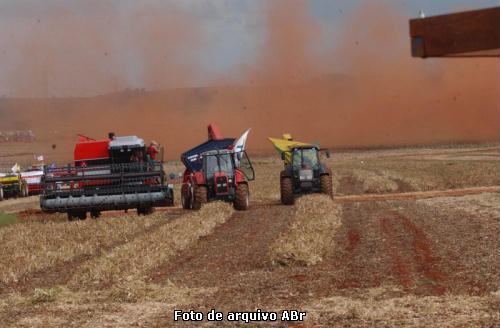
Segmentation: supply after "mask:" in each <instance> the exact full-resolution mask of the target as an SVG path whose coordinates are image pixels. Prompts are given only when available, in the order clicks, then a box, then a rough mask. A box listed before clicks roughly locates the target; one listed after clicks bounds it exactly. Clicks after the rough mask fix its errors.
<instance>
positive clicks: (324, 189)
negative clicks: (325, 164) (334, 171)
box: [319, 174, 333, 198]
mask: <svg viewBox="0 0 500 328" xmlns="http://www.w3.org/2000/svg"><path fill="white" fill-rule="evenodd" d="M319 179H320V183H321V193H322V194H325V195H328V196H330V198H333V187H332V176H331V175H330V174H323V175H322V176H320V178H319Z"/></svg>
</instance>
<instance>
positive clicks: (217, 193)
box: [181, 125, 255, 211]
mask: <svg viewBox="0 0 500 328" xmlns="http://www.w3.org/2000/svg"><path fill="white" fill-rule="evenodd" d="M208 130H209V140H208V141H207V142H205V143H203V144H201V145H199V146H197V147H195V148H193V149H191V150H189V151H187V152H185V153H183V154H182V155H181V161H182V162H183V163H184V165H185V166H186V170H185V171H184V178H183V182H182V189H181V200H182V207H183V208H185V209H193V210H198V209H200V208H201V206H202V205H203V204H204V203H206V202H209V201H214V200H223V201H227V202H232V203H233V206H234V208H235V209H236V210H241V211H244V210H247V209H248V206H249V202H250V191H249V187H248V181H252V180H254V178H255V176H254V170H253V167H252V163H251V162H250V159H249V158H248V156H247V154H246V152H245V151H244V150H243V151H236V150H235V149H234V148H235V147H234V141H235V139H232V138H222V137H221V135H220V133H219V132H218V129H217V127H216V126H215V125H210V126H209V127H208Z"/></svg>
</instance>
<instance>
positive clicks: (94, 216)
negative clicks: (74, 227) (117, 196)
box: [90, 210, 101, 219]
mask: <svg viewBox="0 0 500 328" xmlns="http://www.w3.org/2000/svg"><path fill="white" fill-rule="evenodd" d="M90 217H91V218H92V219H98V218H100V217H101V211H99V210H92V211H90Z"/></svg>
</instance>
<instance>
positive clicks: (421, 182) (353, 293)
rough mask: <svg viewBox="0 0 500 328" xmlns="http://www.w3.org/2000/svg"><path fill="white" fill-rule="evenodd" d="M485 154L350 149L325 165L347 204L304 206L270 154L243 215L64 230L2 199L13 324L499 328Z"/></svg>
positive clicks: (308, 200) (219, 212) (499, 185)
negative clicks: (294, 314)
mask: <svg viewBox="0 0 500 328" xmlns="http://www.w3.org/2000/svg"><path fill="white" fill-rule="evenodd" d="M485 151H486V152H487V154H488V156H487V157H480V158H477V156H476V155H479V154H483V149H482V148H481V147H478V149H476V150H474V149H471V148H464V149H461V148H459V147H453V148H449V149H446V148H439V149H422V150H419V149H401V150H390V151H367V152H361V151H360V152H350V153H341V154H337V155H334V156H333V158H332V159H330V160H328V164H329V165H330V166H331V167H332V169H333V172H334V179H335V181H336V185H337V186H336V189H335V193H336V196H335V199H334V201H333V202H332V201H331V200H329V199H328V198H326V197H324V196H321V195H307V196H303V197H299V198H298V199H297V202H296V204H295V205H294V206H283V205H281V204H280V202H279V184H278V182H279V172H280V170H281V169H282V163H281V162H280V161H279V160H277V159H276V158H257V159H256V160H255V163H254V165H255V169H256V176H257V180H256V181H255V182H253V183H251V185H250V190H251V204H250V208H249V210H248V211H243V212H239V211H233V209H232V208H231V207H230V206H229V205H228V204H220V203H214V204H209V205H207V206H204V207H203V208H202V210H201V211H200V212H190V211H184V210H182V209H180V208H179V207H174V208H168V209H162V210H158V211H156V212H155V213H154V214H152V215H149V216H145V217H140V216H137V215H136V214H135V212H133V211H131V212H129V213H128V214H123V213H121V212H109V213H106V214H105V215H103V217H102V218H100V219H98V220H91V219H87V220H86V221H81V222H67V221H66V219H65V217H64V216H63V215H47V214H41V213H40V212H39V211H37V210H34V208H35V206H34V204H36V199H26V200H24V201H21V200H20V199H18V200H7V201H4V202H2V203H0V206H1V207H0V211H3V212H6V211H7V210H6V209H8V211H9V212H12V213H16V215H17V217H18V219H17V221H16V222H14V223H11V224H9V225H5V226H0V239H1V240H2V242H3V243H2V246H3V250H4V251H3V252H2V253H1V254H0V294H1V295H0V321H1V322H2V323H4V326H11V327H26V326H30V327H46V326H52V327H94V326H113V327H115V326H116V327H129V326H150V327H165V326H167V327H170V326H183V327H191V326H193V323H192V322H191V323H182V322H175V321H174V320H173V310H174V309H180V310H184V311H188V310H196V311H203V312H208V311H210V310H211V309H216V310H218V311H223V312H225V313H227V312H228V311H255V309H257V308H258V309H261V310H262V311H276V312H278V313H279V312H281V311H283V310H285V309H297V310H300V311H305V312H306V313H307V314H306V317H305V322H303V323H292V322H281V321H279V320H278V321H276V322H273V323H265V322H253V323H251V324H248V325H247V324H244V323H243V322H241V321H240V322H239V324H240V325H245V326H275V327H286V326H296V327H300V326H303V327H330V326H338V327H373V326H384V327H400V326H405V325H408V326H416V327H429V326H436V327H494V326H495V325H496V323H497V322H498V321H499V320H500V317H499V313H500V311H499V308H500V298H499V297H500V294H499V293H500V291H499V288H500V287H499V286H500V274H499V272H500V253H499V250H500V240H499V239H498V235H499V234H500V201H499V200H500V180H498V179H499V176H500V175H499V174H498V173H499V172H500V157H498V156H496V155H498V154H500V153H499V152H498V150H495V149H493V150H492V148H491V147H487V148H486V150H485ZM464 155H467V156H473V157H474V159H471V160H467V159H464V158H463V156H464ZM443 156H446V159H443ZM492 158H498V159H492ZM167 168H168V169H167V172H169V170H171V171H174V172H176V171H178V170H179V169H180V166H179V164H178V163H176V162H172V163H168V164H167ZM178 195H179V194H178V187H177V186H176V198H177V199H179V196H178ZM235 324H236V323H235V322H229V321H224V322H222V323H209V322H204V323H203V325H204V326H217V327H219V326H225V327H226V326H227V327H233V326H235Z"/></svg>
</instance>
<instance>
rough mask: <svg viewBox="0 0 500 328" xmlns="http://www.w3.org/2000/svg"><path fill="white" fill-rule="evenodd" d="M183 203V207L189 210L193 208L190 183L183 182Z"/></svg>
mask: <svg viewBox="0 0 500 328" xmlns="http://www.w3.org/2000/svg"><path fill="white" fill-rule="evenodd" d="M181 203H182V208H183V209H185V210H189V209H190V208H191V191H190V187H189V185H188V184H183V185H182V187H181Z"/></svg>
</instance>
